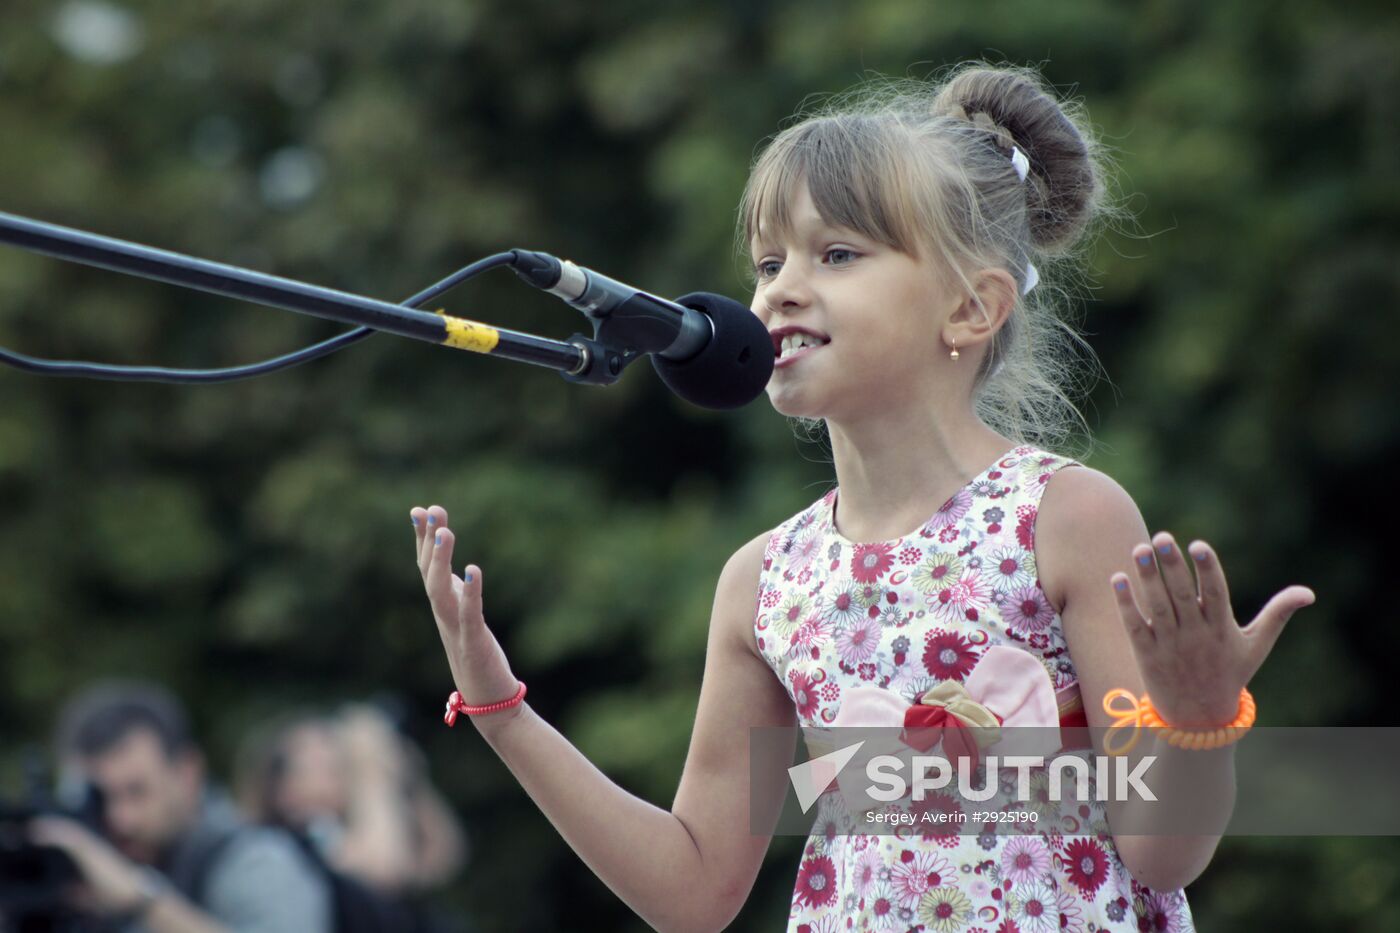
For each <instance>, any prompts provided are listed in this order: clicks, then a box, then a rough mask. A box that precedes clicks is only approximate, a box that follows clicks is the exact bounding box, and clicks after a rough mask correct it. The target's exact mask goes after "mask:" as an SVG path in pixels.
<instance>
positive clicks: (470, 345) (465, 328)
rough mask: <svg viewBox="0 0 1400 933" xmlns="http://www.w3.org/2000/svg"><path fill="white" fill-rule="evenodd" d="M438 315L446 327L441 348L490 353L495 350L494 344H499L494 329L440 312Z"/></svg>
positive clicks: (499, 338) (499, 337)
mask: <svg viewBox="0 0 1400 933" xmlns="http://www.w3.org/2000/svg"><path fill="white" fill-rule="evenodd" d="M438 314H442V319H443V322H444V323H445V324H446V325H447V336H446V337H444V338H443V339H442V343H443V346H447V347H456V348H457V349H458V350H471V351H472V352H473V353H490V352H491V351H492V350H494V349H496V344H498V343H500V342H501V334H500V332H499V331H497V330H496V328H494V327H487V326H486V325H485V324H478V323H476V322H475V321H468V320H464V319H463V318H459V317H449V316H448V315H446V314H443V313H442V312H441V311H439V312H438Z"/></svg>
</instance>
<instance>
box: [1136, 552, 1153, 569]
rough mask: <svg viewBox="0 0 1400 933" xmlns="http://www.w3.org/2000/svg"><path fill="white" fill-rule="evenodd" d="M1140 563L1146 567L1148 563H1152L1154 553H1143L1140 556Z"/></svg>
mask: <svg viewBox="0 0 1400 933" xmlns="http://www.w3.org/2000/svg"><path fill="white" fill-rule="evenodd" d="M1138 563H1139V564H1142V565H1143V566H1144V567H1146V566H1147V565H1148V564H1150V563H1152V555H1151V554H1144V555H1142V556H1141V557H1139V558H1138Z"/></svg>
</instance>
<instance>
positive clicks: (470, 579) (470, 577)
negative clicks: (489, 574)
mask: <svg viewBox="0 0 1400 933" xmlns="http://www.w3.org/2000/svg"><path fill="white" fill-rule="evenodd" d="M467 582H468V583H470V582H472V575H471V574H467Z"/></svg>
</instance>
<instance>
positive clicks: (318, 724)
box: [235, 703, 466, 933]
mask: <svg viewBox="0 0 1400 933" xmlns="http://www.w3.org/2000/svg"><path fill="white" fill-rule="evenodd" d="M235 778H236V780H235V787H236V791H237V799H238V802H239V804H240V805H241V806H242V808H243V811H244V813H245V814H247V815H248V817H249V818H250V819H253V820H256V821H258V822H260V823H264V824H269V825H273V826H278V827H283V828H285V829H287V830H288V831H290V832H291V833H293V834H294V835H295V836H296V837H297V839H298V840H299V841H300V842H301V843H302V845H303V847H304V848H305V849H306V850H307V851H308V852H309V853H310V854H311V855H312V857H313V858H315V859H317V860H318V861H319V862H321V863H322V864H324V865H325V866H326V868H327V872H328V875H329V877H330V878H331V879H332V885H333V887H334V896H335V898H336V901H337V913H338V914H342V913H347V912H348V913H353V914H355V915H356V916H357V917H358V918H359V920H360V923H359V925H358V926H356V929H363V930H374V931H390V933H408V931H414V933H421V931H425V930H445V929H456V928H460V926H461V922H462V921H463V920H464V919H465V918H458V919H457V921H456V922H452V923H449V922H448V921H447V918H446V917H444V916H442V915H441V914H440V913H439V912H437V911H435V910H433V909H432V908H431V906H430V905H428V904H427V903H426V902H424V901H423V900H422V898H421V897H420V896H421V895H423V894H426V893H427V892H429V891H430V890H431V889H433V888H437V887H439V886H441V885H442V884H444V883H445V882H447V881H449V880H450V879H451V878H452V877H453V876H454V875H455V874H456V873H457V872H458V871H459V870H460V868H461V866H462V863H463V861H464V859H465V853H466V840H465V834H464V833H463V830H462V827H461V824H460V823H459V822H458V820H457V818H456V816H455V815H454V814H453V812H452V810H451V808H450V807H449V806H448V805H447V802H446V801H445V800H444V799H443V798H442V795H441V794H440V793H439V792H438V791H437V790H436V788H435V787H434V786H433V784H432V781H431V778H430V777H429V775H428V768H427V762H426V760H425V759H424V757H423V754H422V752H421V751H419V749H418V748H417V747H416V745H414V743H413V742H412V741H411V740H410V739H409V738H408V737H407V736H405V735H404V734H402V733H401V732H400V731H399V730H398V729H397V728H396V727H395V725H394V723H393V721H392V720H391V717H390V715H389V714H388V713H387V712H386V711H384V710H383V709H381V708H379V707H377V706H374V705H370V704H363V703H360V704H350V705H348V706H345V707H343V708H342V709H340V710H338V711H336V712H334V713H330V714H325V713H318V712H293V713H288V714H287V715H285V716H282V717H279V718H278V719H275V720H272V721H270V722H268V723H266V724H264V725H263V727H262V728H260V729H258V730H256V731H255V732H254V733H252V734H251V735H249V737H248V738H247V740H245V742H244V744H243V748H242V749H241V751H240V754H239V760H238V767H237V769H236V775H235ZM349 903H353V904H354V905H355V906H354V910H353V911H344V910H341V909H340V907H341V905H342V904H349ZM367 918H374V920H373V922H369V921H368V920H367Z"/></svg>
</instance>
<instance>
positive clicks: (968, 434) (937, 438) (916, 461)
mask: <svg viewBox="0 0 1400 933" xmlns="http://www.w3.org/2000/svg"><path fill="white" fill-rule="evenodd" d="M827 429H828V432H829V433H830V435H831V452H832V457H833V460H834V462H835V466H836V482H837V485H838V486H840V487H841V494H840V496H839V497H838V500H837V503H836V507H837V508H836V516H835V521H836V526H837V528H838V529H839V530H840V532H841V535H842V536H843V537H845V538H847V539H848V540H851V541H856V542H862V541H866V542H868V541H889V540H892V539H894V538H897V537H899V536H900V535H903V534H907V533H908V532H909V530H910V529H911V528H915V527H918V526H919V525H920V524H922V523H923V522H924V521H926V520H927V519H928V518H929V516H931V515H933V514H934V513H935V512H936V511H938V509H939V507H940V506H941V505H943V503H944V502H946V501H947V500H948V498H949V497H950V496H952V495H953V494H954V493H956V492H957V491H958V490H959V489H961V488H962V487H963V486H964V485H966V484H967V482H968V481H969V480H971V479H972V478H974V477H975V476H977V475H978V474H979V473H980V472H982V471H983V470H985V469H987V467H989V466H991V464H992V463H993V462H994V461H995V460H996V459H997V458H998V457H1000V456H1001V455H1003V454H1005V453H1006V452H1007V451H1009V450H1011V449H1012V448H1013V447H1015V446H1016V443H1015V442H1014V441H1011V440H1008V439H1007V438H1005V437H1002V436H1001V435H1000V434H998V433H997V432H995V431H993V430H992V429H991V428H989V427H988V426H987V425H985V424H983V423H982V421H981V420H980V419H979V418H977V416H976V415H975V414H972V413H971V412H968V413H967V414H966V415H965V416H963V417H960V418H957V419H952V418H949V417H947V416H946V415H940V413H938V412H932V411H928V410H923V411H915V410H912V409H911V410H906V411H888V410H887V411H886V412H884V413H883V414H882V415H880V416H878V417H863V418H861V419H859V420H856V421H853V422H850V423H840V424H838V423H835V422H832V421H828V422H827Z"/></svg>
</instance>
